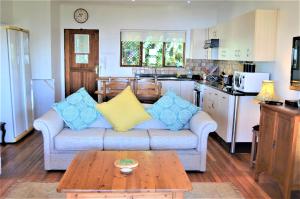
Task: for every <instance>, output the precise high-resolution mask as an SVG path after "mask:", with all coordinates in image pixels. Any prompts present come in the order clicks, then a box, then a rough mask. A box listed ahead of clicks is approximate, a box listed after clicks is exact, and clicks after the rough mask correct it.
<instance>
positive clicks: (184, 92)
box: [180, 81, 194, 102]
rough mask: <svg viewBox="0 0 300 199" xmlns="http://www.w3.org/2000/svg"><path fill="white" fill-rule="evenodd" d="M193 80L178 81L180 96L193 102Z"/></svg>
mask: <svg viewBox="0 0 300 199" xmlns="http://www.w3.org/2000/svg"><path fill="white" fill-rule="evenodd" d="M193 90H194V81H180V96H181V97H183V98H184V99H186V100H188V101H189V102H193V98H194V95H193Z"/></svg>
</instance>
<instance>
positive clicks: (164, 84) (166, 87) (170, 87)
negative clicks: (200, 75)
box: [160, 80, 180, 95]
mask: <svg viewBox="0 0 300 199" xmlns="http://www.w3.org/2000/svg"><path fill="white" fill-rule="evenodd" d="M160 82H161V93H162V95H163V94H165V93H166V92H167V91H173V92H174V93H176V95H180V81H169V80H168V81H160Z"/></svg>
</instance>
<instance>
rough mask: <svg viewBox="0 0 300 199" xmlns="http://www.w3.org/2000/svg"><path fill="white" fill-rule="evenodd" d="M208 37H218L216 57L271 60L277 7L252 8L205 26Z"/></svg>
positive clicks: (220, 58) (273, 51)
mask: <svg viewBox="0 0 300 199" xmlns="http://www.w3.org/2000/svg"><path fill="white" fill-rule="evenodd" d="M208 32H209V38H210V39H214V38H215V39H219V40H220V46H219V48H218V58H217V59H219V60H235V61H274V59H275V51H276V35H277V34H276V33H277V10H255V11H252V12H249V13H246V14H244V15H241V16H238V17H236V18H233V19H231V20H230V21H228V22H225V23H223V24H218V25H217V26H215V27H212V28H209V31H208Z"/></svg>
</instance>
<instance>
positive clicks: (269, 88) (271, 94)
mask: <svg viewBox="0 0 300 199" xmlns="http://www.w3.org/2000/svg"><path fill="white" fill-rule="evenodd" d="M255 100H257V101H260V102H264V101H276V100H278V97H277V96H276V95H275V88H274V81H271V80H264V81H263V82H262V86H261V89H260V92H259V93H258V95H257V96H256V97H255Z"/></svg>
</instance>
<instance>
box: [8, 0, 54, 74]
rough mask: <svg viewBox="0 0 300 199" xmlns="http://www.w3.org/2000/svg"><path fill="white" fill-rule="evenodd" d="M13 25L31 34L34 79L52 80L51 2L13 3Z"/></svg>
mask: <svg viewBox="0 0 300 199" xmlns="http://www.w3.org/2000/svg"><path fill="white" fill-rule="evenodd" d="M13 24H14V25H16V26H20V27H23V28H25V29H28V30H29V32H30V58H31V67H32V78H33V79H51V78H52V65H51V29H50V1H32V2H30V1H13Z"/></svg>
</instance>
